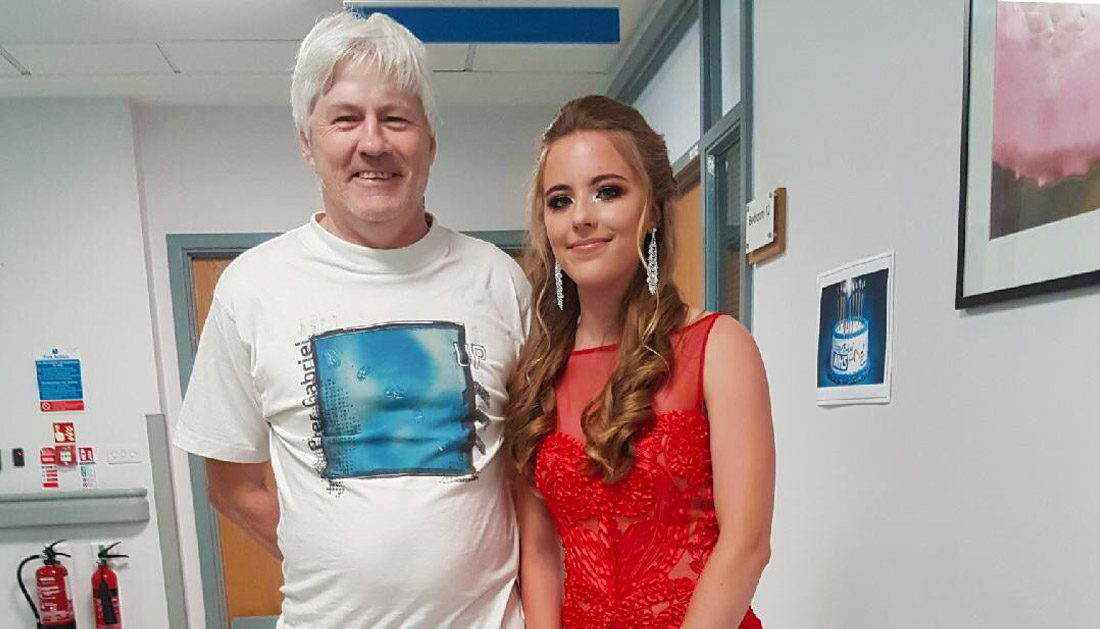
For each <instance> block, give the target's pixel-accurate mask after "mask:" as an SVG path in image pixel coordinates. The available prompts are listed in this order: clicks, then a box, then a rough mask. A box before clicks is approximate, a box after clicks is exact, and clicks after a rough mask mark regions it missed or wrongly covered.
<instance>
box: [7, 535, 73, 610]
mask: <svg viewBox="0 0 1100 629" xmlns="http://www.w3.org/2000/svg"><path fill="white" fill-rule="evenodd" d="M63 541H65V540H58V541H56V542H54V543H52V544H50V545H49V546H47V547H45V548H44V549H43V550H42V553H41V554H38V555H31V556H30V557H27V558H26V559H24V560H23V561H22V563H20V564H19V569H18V570H17V571H16V576H17V577H18V579H19V589H20V590H22V592H23V596H24V597H25V598H26V599H27V604H28V605H30V606H31V611H32V612H34V619H35V621H36V626H37V627H38V629H76V615H75V614H74V612H73V599H72V597H70V596H69V571H68V570H67V569H66V568H65V566H63V565H61V561H60V560H58V557H69V555H66V554H65V553H62V552H58V551H57V550H54V547H55V546H57V545H58V544H60V543H61V542H63ZM35 559H41V560H42V562H43V563H42V565H41V566H39V568H38V570H36V571H35V572H34V583H35V588H36V591H37V594H38V605H37V607H36V606H35V604H34V600H33V599H32V598H31V595H30V594H29V593H28V592H27V586H26V585H24V584H23V567H24V566H26V565H27V564H28V563H30V562H32V561H34V560H35Z"/></svg>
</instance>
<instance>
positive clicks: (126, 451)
mask: <svg viewBox="0 0 1100 629" xmlns="http://www.w3.org/2000/svg"><path fill="white" fill-rule="evenodd" d="M141 460H142V458H141V449H140V448H138V446H137V444H132V443H127V444H119V445H113V446H107V463H108V464H109V465H126V464H130V463H141Z"/></svg>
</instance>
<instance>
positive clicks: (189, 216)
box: [136, 106, 554, 627]
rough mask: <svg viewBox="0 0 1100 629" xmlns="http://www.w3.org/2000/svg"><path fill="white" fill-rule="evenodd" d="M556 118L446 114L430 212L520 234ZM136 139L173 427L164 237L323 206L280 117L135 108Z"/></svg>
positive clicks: (195, 609)
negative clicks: (543, 140) (537, 164)
mask: <svg viewBox="0 0 1100 629" xmlns="http://www.w3.org/2000/svg"><path fill="white" fill-rule="evenodd" d="M553 114H554V109H553V108H552V107H533V106H523V107H513V106H495V107H450V108H447V107H445V108H444V109H443V110H442V115H443V124H442V126H441V127H440V129H439V130H438V135H439V138H438V153H437V157H436V163H435V165H434V166H433V168H432V173H431V177H430V181H429V188H428V199H427V205H428V209H429V211H431V212H433V213H434V214H435V215H436V216H437V217H438V218H439V220H440V221H441V222H442V223H443V224H445V225H447V226H448V227H451V228H453V229H458V230H481V229H523V227H524V224H525V214H524V203H525V194H526V186H527V182H528V178H529V173H530V169H531V166H532V165H533V162H534V157H535V147H536V140H537V138H538V136H539V134H540V133H541V132H542V130H543V129H545V128H546V126H547V125H548V124H549V123H550V120H551V118H552V117H553ZM136 133H137V138H138V152H139V155H140V165H141V181H142V189H143V192H144V199H145V209H146V211H147V214H148V225H149V229H148V232H149V236H148V243H147V244H148V252H149V255H150V257H151V259H152V269H153V273H152V275H153V286H154V301H155V308H156V320H157V322H158V332H157V334H158V341H159V345H160V349H161V356H162V360H161V364H160V365H159V374H160V377H161V378H162V384H163V387H164V390H165V411H166V413H167V415H168V419H169V424H170V425H172V424H174V421H175V418H176V417H177V414H178V412H179V408H180V404H181V399H180V393H179V369H178V363H177V358H178V357H177V352H176V341H175V336H174V330H173V327H172V302H171V292H170V286H169V278H168V262H167V248H166V244H165V243H166V235H167V234H192V233H233V232H281V231H285V230H287V229H291V228H294V227H297V226H298V225H301V224H303V223H304V222H305V221H306V220H307V219H308V217H309V215H310V214H311V213H312V212H313V211H315V210H317V209H320V196H319V193H318V189H317V184H316V183H315V182H316V180H315V179H314V176H313V173H312V171H310V169H309V166H308V165H307V164H306V163H305V161H304V160H303V159H302V158H301V155H300V153H299V149H298V141H297V138H296V135H295V131H294V125H293V122H292V121H291V118H290V112H289V109H288V108H283V107H151V108H142V109H139V110H138V111H137V115H136ZM174 454H175V458H174V459H173V461H172V463H173V468H174V478H175V481H176V486H175V490H176V499H177V509H178V513H179V521H180V523H181V530H180V536H181V546H182V551H183V555H184V571H185V579H184V582H185V587H186V589H187V598H188V600H187V607H188V617H189V618H190V619H191V623H192V626H193V627H201V626H202V621H201V618H202V617H203V611H202V599H201V596H202V582H201V579H200V575H199V564H198V554H197V552H198V551H197V545H196V544H197V542H196V537H195V530H194V510H193V508H192V503H191V500H192V497H191V493H190V485H189V479H188V476H187V459H186V455H184V454H183V453H182V452H181V451H178V450H177V451H175V453H174Z"/></svg>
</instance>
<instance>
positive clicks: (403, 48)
mask: <svg viewBox="0 0 1100 629" xmlns="http://www.w3.org/2000/svg"><path fill="white" fill-rule="evenodd" d="M341 61H347V62H348V63H360V62H368V63H373V64H376V66H377V67H378V68H379V70H380V71H382V72H383V73H385V74H389V75H391V76H393V77H394V78H395V79H396V80H397V83H398V84H399V85H400V86H401V87H402V88H404V89H407V90H410V91H411V92H413V93H414V94H416V95H417V96H418V97H419V98H420V103H421V105H422V106H423V107H424V115H425V117H427V119H428V128H429V131H430V132H431V134H432V135H433V136H434V135H435V130H436V127H437V126H438V124H439V118H438V115H439V114H438V112H437V111H436V106H435V95H434V94H433V93H432V86H431V84H430V83H429V82H428V73H429V70H428V63H427V61H426V52H425V50H424V44H423V43H421V41H420V40H419V39H417V38H416V36H415V35H413V34H412V33H411V32H409V29H407V28H405V27H404V26H402V25H401V24H398V23H397V22H396V21H394V19H393V18H391V17H389V16H388V15H385V14H382V13H373V14H371V16H370V17H368V18H366V19H363V18H360V17H358V16H356V15H354V14H352V13H348V12H346V11H341V12H339V13H334V14H332V15H329V16H326V17H324V18H321V20H319V21H318V22H317V24H315V25H314V26H313V29H312V30H310V31H309V34H308V35H306V38H305V39H303V40H302V45H301V46H300V47H299V48H298V59H297V61H296V62H295V64H294V75H293V76H292V78H291V81H290V108H291V111H292V113H293V115H294V125H295V126H296V127H298V131H299V132H300V133H302V134H303V135H304V136H305V137H306V139H307V140H308V139H309V116H310V114H311V113H312V112H313V107H314V105H316V103H317V98H318V97H319V96H320V95H321V93H322V92H324V91H326V90H328V89H329V88H330V87H332V76H333V70H334V69H335V67H336V64H337V63H340V62H341Z"/></svg>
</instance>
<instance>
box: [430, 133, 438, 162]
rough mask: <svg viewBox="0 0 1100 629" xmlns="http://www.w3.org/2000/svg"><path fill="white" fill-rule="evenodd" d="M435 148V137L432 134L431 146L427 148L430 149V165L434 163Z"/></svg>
mask: <svg viewBox="0 0 1100 629" xmlns="http://www.w3.org/2000/svg"><path fill="white" fill-rule="evenodd" d="M435 146H436V144H435V135H434V134H433V135H432V139H431V144H429V147H430V148H429V150H430V151H431V153H432V161H431V163H432V164H434V163H435Z"/></svg>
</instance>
